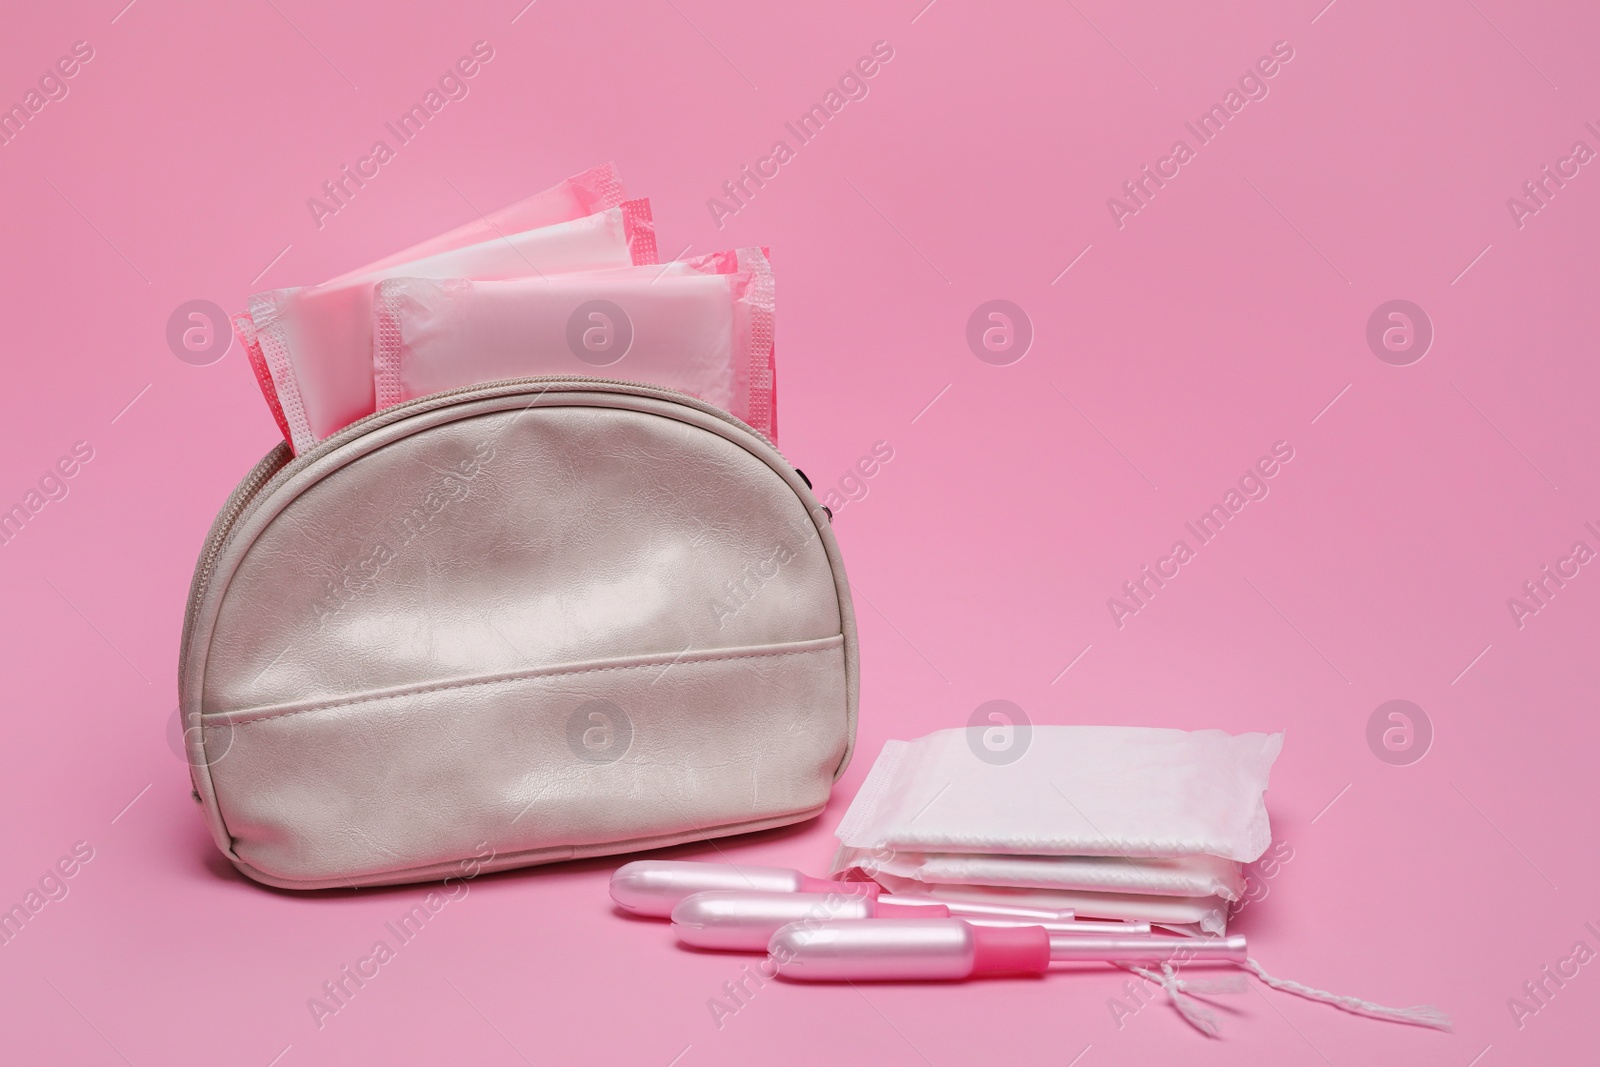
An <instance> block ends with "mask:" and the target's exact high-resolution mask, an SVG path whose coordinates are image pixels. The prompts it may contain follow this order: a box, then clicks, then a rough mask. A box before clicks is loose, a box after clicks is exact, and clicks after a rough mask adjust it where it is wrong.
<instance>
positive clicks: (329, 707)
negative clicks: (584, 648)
mask: <svg viewBox="0 0 1600 1067" xmlns="http://www.w3.org/2000/svg"><path fill="white" fill-rule="evenodd" d="M834 637H838V638H840V639H841V641H840V643H839V644H837V645H836V644H833V643H832V641H833V640H834ZM842 638H843V635H842V634H835V635H832V636H830V637H825V638H819V639H817V640H823V641H828V642H830V643H829V644H827V645H823V646H821V647H818V648H784V649H757V650H754V651H742V652H736V653H733V654H731V655H725V656H705V657H701V658H696V659H693V660H690V661H689V662H690V663H691V664H693V663H720V662H727V661H731V660H741V659H762V658H776V657H778V656H809V655H811V654H813V653H816V652H832V651H834V650H836V649H841V648H842V647H843V641H842ZM677 662H678V661H677V660H676V659H673V660H668V661H667V662H666V666H667V667H668V668H670V667H671V666H672V665H673V664H675V663H677ZM660 666H662V664H660V663H619V664H613V665H611V666H609V667H581V668H578V669H575V670H553V671H543V670H540V671H530V672H528V673H525V674H512V675H506V676H503V677H499V678H479V679H474V680H472V681H467V682H439V683H433V684H430V685H423V686H416V687H414V688H408V689H401V690H398V691H396V692H392V693H373V694H370V695H367V696H361V697H356V698H355V699H353V700H340V701H335V702H332V703H327V704H317V705H314V706H312V707H309V708H292V709H290V710H288V711H278V712H271V713H269V714H266V715H261V716H257V717H252V718H246V719H237V720H233V719H224V718H223V717H224V716H228V715H249V714H250V713H249V712H248V711H232V712H211V713H210V714H206V715H202V716H201V721H202V722H203V723H204V722H207V721H209V722H216V723H218V724H219V725H221V724H224V723H225V724H226V725H228V726H232V727H240V726H252V725H254V724H255V723H258V722H271V721H273V720H275V719H286V718H288V717H290V716H291V715H304V714H306V713H307V712H313V711H337V710H341V709H343V708H351V707H356V706H358V705H361V704H371V703H376V702H377V701H380V700H398V699H401V698H403V697H410V696H424V695H427V694H431V693H448V692H451V691H453V690H457V689H472V688H475V687H477V686H483V685H506V684H509V683H514V682H526V681H531V680H535V679H543V678H575V677H577V676H578V675H580V674H601V673H604V672H606V671H635V670H640V669H642V668H645V667H660Z"/></svg>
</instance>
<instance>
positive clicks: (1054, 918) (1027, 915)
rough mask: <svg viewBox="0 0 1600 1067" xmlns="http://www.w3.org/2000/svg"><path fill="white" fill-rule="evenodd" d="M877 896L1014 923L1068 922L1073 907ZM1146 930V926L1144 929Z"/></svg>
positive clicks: (902, 895) (944, 898)
mask: <svg viewBox="0 0 1600 1067" xmlns="http://www.w3.org/2000/svg"><path fill="white" fill-rule="evenodd" d="M878 899H879V900H883V901H887V902H890V903H894V904H943V905H944V906H945V907H946V908H948V909H950V914H951V915H954V916H956V917H957V918H960V919H976V918H978V917H982V918H985V919H1011V920H1013V921H1014V922H1015V923H1019V924H1020V923H1029V922H1035V923H1046V924H1048V923H1064V922H1071V921H1072V918H1073V911H1072V909H1071V908H1059V909H1058V908H1025V907H1022V906H1021V905H1018V904H995V903H983V904H980V903H978V902H977V901H971V900H952V899H949V898H947V897H931V896H916V895H913V894H908V893H896V894H894V895H893V896H881V897H879V898H878ZM1146 932H1148V929H1147V930H1146Z"/></svg>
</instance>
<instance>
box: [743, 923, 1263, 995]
mask: <svg viewBox="0 0 1600 1067" xmlns="http://www.w3.org/2000/svg"><path fill="white" fill-rule="evenodd" d="M767 948H768V951H769V952H770V953H771V955H772V962H773V963H774V965H775V966H776V968H777V973H778V974H780V975H782V976H783V977H785V978H791V979H797V980H800V981H807V982H838V981H953V980H957V979H961V978H966V977H968V976H970V975H975V974H997V973H1011V974H1043V973H1044V972H1045V971H1047V970H1048V969H1049V967H1050V964H1051V963H1053V962H1063V961H1066V962H1106V963H1110V962H1117V963H1166V962H1174V963H1186V962H1202V961H1203V962H1228V963H1243V962H1244V960H1245V940H1244V938H1243V937H1240V936H1238V935H1234V936H1230V937H1219V938H1177V937H1155V936H1144V937H1138V936H1127V937H1085V936H1082V935H1076V934H1060V933H1051V932H1050V931H1048V930H1046V929H1044V927H1042V926H1013V927H1001V926H973V925H972V924H970V923H967V922H963V921H962V920H960V919H892V920H891V919H858V920H854V921H844V922H833V921H829V922H820V923H790V924H789V925H788V926H785V927H783V928H782V929H780V930H779V931H778V932H777V933H775V934H773V935H772V941H771V942H770V943H769V945H768V946H767Z"/></svg>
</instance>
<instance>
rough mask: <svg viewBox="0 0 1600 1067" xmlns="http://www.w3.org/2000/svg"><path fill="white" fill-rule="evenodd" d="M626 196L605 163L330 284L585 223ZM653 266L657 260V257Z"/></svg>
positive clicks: (614, 172) (613, 166) (614, 171)
mask: <svg viewBox="0 0 1600 1067" xmlns="http://www.w3.org/2000/svg"><path fill="white" fill-rule="evenodd" d="M624 199H625V196H624V194H623V191H622V179H621V178H620V177H618V175H617V165H616V164H615V163H605V164H602V165H601V166H598V167H593V168H591V169H589V170H586V171H584V172H583V173H582V174H574V175H573V176H572V177H570V178H568V179H567V180H566V181H564V182H561V183H560V184H559V185H554V186H551V187H550V188H549V189H546V190H544V192H542V193H534V194H533V195H532V196H530V197H527V198H525V199H522V200H518V201H517V202H516V203H515V204H510V205H508V206H506V207H503V208H501V209H500V210H498V211H491V212H490V213H489V214H487V215H484V216H483V217H481V218H478V219H475V220H473V221H472V222H468V223H465V224H464V225H461V226H457V227H456V228H455V229H453V230H450V231H449V232H448V233H441V234H440V235H439V236H437V237H430V238H429V239H428V240H426V241H422V242H420V243H418V244H414V245H412V246H411V247H410V248H407V249H405V250H403V251H400V252H396V253H394V254H393V255H389V256H384V257H383V258H382V259H380V260H377V261H375V262H372V263H368V264H367V265H366V266H364V267H357V268H356V269H355V270H352V271H348V272H346V273H344V274H341V275H339V277H337V278H334V279H333V280H332V281H330V282H325V283H324V284H327V285H332V284H336V283H338V282H342V281H348V280H350V279H352V278H359V277H361V276H362V275H365V274H373V273H376V272H378V271H386V270H388V269H389V268H390V267H397V266H399V265H401V264H403V263H410V262H413V261H414V260H418V259H426V258H428V257H429V256H436V255H438V254H439V253H440V252H451V251H454V250H455V249H457V248H465V247H466V246H467V245H475V244H481V243H483V242H484V241H492V240H494V239H495V238H497V237H504V236H506V235H507V234H511V233H521V232H522V231H524V230H537V229H541V228H543V227H545V226H554V225H556V224H557V223H562V222H571V221H572V220H573V219H581V218H583V217H584V216H585V215H593V214H594V213H595V212H597V211H605V210H606V209H607V208H613V207H619V206H620V205H621V204H622V202H623V200H624ZM649 262H654V259H653V258H652V259H651V260H649Z"/></svg>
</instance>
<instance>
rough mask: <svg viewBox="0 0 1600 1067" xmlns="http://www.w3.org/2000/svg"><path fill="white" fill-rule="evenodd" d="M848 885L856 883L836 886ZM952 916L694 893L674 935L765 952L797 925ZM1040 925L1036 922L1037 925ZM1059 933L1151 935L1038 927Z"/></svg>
mask: <svg viewBox="0 0 1600 1067" xmlns="http://www.w3.org/2000/svg"><path fill="white" fill-rule="evenodd" d="M836 884H839V885H844V886H848V885H850V884H851V883H848V882H845V883H836ZM949 915H950V911H949V909H948V908H946V907H945V906H944V905H943V904H934V903H900V902H899V901H895V900H889V899H887V898H885V897H879V898H878V899H877V900H873V899H872V898H871V897H864V896H860V895H859V894H851V893H839V892H828V893H751V892H746V891H741V890H728V891H712V892H707V893H695V894H694V895H693V896H688V897H685V898H684V899H683V900H681V901H679V903H678V905H677V907H675V908H673V909H672V932H673V934H674V935H676V936H677V938H678V940H679V941H680V942H682V943H683V944H685V945H693V946H694V947H696V948H717V949H732V950H737V951H746V952H765V951H766V949H767V944H768V942H770V941H771V940H772V935H773V934H775V933H777V932H778V930H779V929H780V928H782V927H784V926H787V925H788V924H789V923H792V922H804V923H818V922H824V921H831V920H836V919H919V920H920V919H942V918H948V917H949ZM967 921H968V922H970V923H972V924H973V925H974V926H1019V925H1031V924H1028V923H1025V922H1019V921H1018V920H1017V919H1015V918H997V917H971V918H968V920H967ZM1035 923H1037V920H1035ZM1037 925H1040V926H1043V927H1044V928H1045V929H1046V930H1049V931H1051V932H1055V933H1063V934H1074V935H1098V936H1107V935H1126V934H1148V933H1149V932H1150V927H1149V925H1148V924H1145V923H1114V922H1085V923H1078V922H1072V921H1071V920H1070V919H1069V920H1067V921H1064V922H1062V921H1056V922H1048V923H1037Z"/></svg>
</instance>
